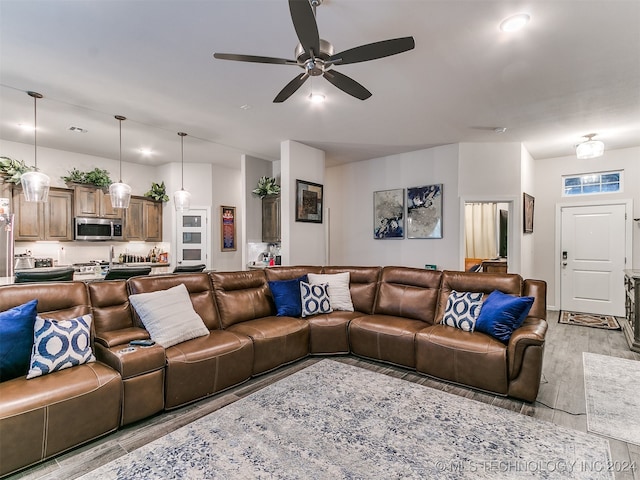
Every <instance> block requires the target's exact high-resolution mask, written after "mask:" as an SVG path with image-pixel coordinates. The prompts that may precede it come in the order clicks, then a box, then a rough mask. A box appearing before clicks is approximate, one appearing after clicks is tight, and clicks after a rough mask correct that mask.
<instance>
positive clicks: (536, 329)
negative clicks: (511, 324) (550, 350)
mask: <svg viewBox="0 0 640 480" xmlns="http://www.w3.org/2000/svg"><path fill="white" fill-rule="evenodd" d="M547 327H548V325H547V321H546V320H544V319H542V318H536V317H527V318H526V319H525V321H524V322H523V323H522V325H521V326H520V327H519V328H518V329H516V330H515V331H514V332H513V334H512V335H511V338H510V339H509V343H508V345H507V357H508V359H509V378H511V379H512V378H515V377H517V376H518V374H519V373H520V369H521V368H522V360H523V358H524V352H525V350H526V349H527V347H529V346H531V345H535V346H543V345H544V341H545V336H546V334H547Z"/></svg>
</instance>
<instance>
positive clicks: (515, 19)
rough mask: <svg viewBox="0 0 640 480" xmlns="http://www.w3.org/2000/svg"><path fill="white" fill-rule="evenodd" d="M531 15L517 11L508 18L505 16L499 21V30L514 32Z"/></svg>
mask: <svg viewBox="0 0 640 480" xmlns="http://www.w3.org/2000/svg"><path fill="white" fill-rule="evenodd" d="M530 19H531V17H530V16H529V14H527V13H518V14H517V15H512V16H510V17H508V18H505V19H504V20H503V21H502V22H501V23H500V30H502V31H503V32H515V31H517V30H520V29H521V28H522V27H524V26H525V25H526V24H527V23H529V20H530Z"/></svg>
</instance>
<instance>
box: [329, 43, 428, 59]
mask: <svg viewBox="0 0 640 480" xmlns="http://www.w3.org/2000/svg"><path fill="white" fill-rule="evenodd" d="M415 46H416V42H415V40H414V39H413V37H402V38H392V39H391V40H383V41H381V42H374V43H369V44H367V45H361V46H359V47H354V48H350V49H349V50H345V51H344V52H339V53H336V54H335V55H333V56H332V57H331V58H330V61H331V62H332V63H335V64H336V65H346V64H348V63H358V62H366V61H368V60H375V59H377V58H383V57H388V56H390V55H396V54H398V53H402V52H406V51H407V50H411V49H413V48H414V47H415Z"/></svg>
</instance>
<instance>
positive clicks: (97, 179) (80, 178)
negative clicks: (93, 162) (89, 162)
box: [60, 167, 113, 187]
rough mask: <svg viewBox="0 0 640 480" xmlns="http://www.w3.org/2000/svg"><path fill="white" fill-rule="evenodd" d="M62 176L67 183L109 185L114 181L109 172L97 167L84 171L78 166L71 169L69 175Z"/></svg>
mask: <svg viewBox="0 0 640 480" xmlns="http://www.w3.org/2000/svg"><path fill="white" fill-rule="evenodd" d="M60 178H62V180H64V181H65V182H67V183H83V184H88V185H95V186H96V187H108V186H109V185H111V184H112V183H113V181H112V180H111V178H109V172H107V171H106V170H103V169H101V168H97V167H96V168H94V169H93V170H89V171H88V172H82V171H80V170H78V169H77V168H72V169H71V170H69V175H66V176H64V177H60Z"/></svg>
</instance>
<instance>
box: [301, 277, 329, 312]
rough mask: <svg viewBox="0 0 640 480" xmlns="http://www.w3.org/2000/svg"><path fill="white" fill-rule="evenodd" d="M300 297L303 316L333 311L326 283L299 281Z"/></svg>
mask: <svg viewBox="0 0 640 480" xmlns="http://www.w3.org/2000/svg"><path fill="white" fill-rule="evenodd" d="M300 299H301V300H302V316H303V317H308V316H310V315H317V314H319V313H331V312H333V309H332V308H331V300H330V298H329V284H328V283H319V284H317V285H310V284H308V283H307V282H304V281H303V282H300Z"/></svg>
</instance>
